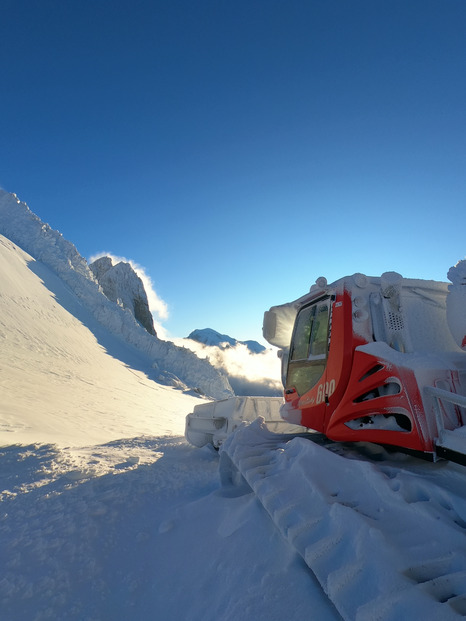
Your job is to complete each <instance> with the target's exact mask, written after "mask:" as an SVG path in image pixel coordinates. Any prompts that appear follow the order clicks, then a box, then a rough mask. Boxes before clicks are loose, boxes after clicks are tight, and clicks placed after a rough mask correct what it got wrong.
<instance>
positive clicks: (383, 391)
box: [353, 382, 401, 403]
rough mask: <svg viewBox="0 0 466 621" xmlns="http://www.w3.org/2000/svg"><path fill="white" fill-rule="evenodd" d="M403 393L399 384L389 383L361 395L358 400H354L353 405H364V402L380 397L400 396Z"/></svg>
mask: <svg viewBox="0 0 466 621" xmlns="http://www.w3.org/2000/svg"><path fill="white" fill-rule="evenodd" d="M400 392H401V386H400V385H399V384H398V382H388V383H387V384H382V385H381V386H376V387H375V388H372V390H369V391H368V392H365V393H363V394H362V395H359V397H356V399H353V403H363V402H364V401H370V400H371V399H378V398H379V397H386V396H388V395H398V394H399V393H400Z"/></svg>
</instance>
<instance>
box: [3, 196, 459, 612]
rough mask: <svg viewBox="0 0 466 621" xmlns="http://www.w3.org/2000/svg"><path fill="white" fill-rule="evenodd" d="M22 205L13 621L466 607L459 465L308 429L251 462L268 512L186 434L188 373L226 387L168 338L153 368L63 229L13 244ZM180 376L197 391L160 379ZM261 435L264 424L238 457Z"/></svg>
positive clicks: (15, 252) (6, 540) (8, 557)
mask: <svg viewBox="0 0 466 621" xmlns="http://www.w3.org/2000/svg"><path fill="white" fill-rule="evenodd" d="M0 198H1V197H0ZM7 198H8V197H7ZM10 200H11V199H9V198H8V201H10ZM8 204H10V203H8ZM20 207H21V206H20ZM0 208H1V205H0ZM21 209H22V212H21V213H22V215H21V217H19V218H18V219H17V220H16V221H15V222H14V223H11V222H10V221H9V219H8V218H9V217H10V215H11V212H8V213H6V212H3V220H2V218H1V217H0V233H3V235H5V233H6V232H7V231H6V229H8V231H10V233H9V235H7V236H6V237H5V236H1V237H0V342H1V348H0V387H1V399H0V559H1V563H0V611H1V612H0V618H1V619H2V621H3V619H5V621H23V620H24V619H28V620H31V621H34V620H37V621H42V620H49V619H50V620H53V621H58V620H60V621H61V620H63V621H65V620H66V621H68V620H70V621H78V620H79V621H91V620H92V621H123V620H124V621H126V620H128V619H134V620H135V621H146V620H147V621H149V620H151V621H152V620H154V619H156V620H163V621H172V620H173V621H174V620H179V619H183V620H186V621H210V620H211V621H214V620H215V621H218V620H220V619H221V620H222V621H229V620H231V621H252V620H254V621H256V620H257V621H259V620H261V621H262V620H264V621H274V620H277V621H278V620H280V621H282V620H283V619H289V620H290V621H298V620H299V621H302V620H303V619H309V620H314V621H334V620H337V619H341V618H342V617H343V618H345V619H348V620H349V619H351V620H353V619H354V620H355V621H356V620H361V621H362V620H364V621H376V620H379V619H400V620H401V619H403V620H404V619H409V620H411V619H417V618H419V617H421V616H424V617H426V618H432V619H434V618H435V619H438V620H439V621H440V620H442V621H444V620H447V619H455V618H458V619H460V618H461V616H464V615H466V600H465V598H464V594H465V591H466V543H465V529H466V486H465V482H466V470H463V469H462V468H461V467H460V466H456V465H452V464H448V463H446V462H443V463H438V464H435V465H433V464H429V463H425V462H421V461H418V460H415V459H414V458H410V457H407V456H400V455H394V456H390V455H388V454H387V453H386V452H385V451H383V450H382V449H376V450H375V449H371V448H370V447H369V448H368V447H359V448H358V447H354V448H351V449H343V448H341V450H337V452H331V451H328V450H325V449H324V448H322V447H321V446H318V445H315V444H313V443H310V442H308V441H307V440H303V439H301V438H297V439H294V440H292V441H291V442H288V443H284V442H283V443H282V444H281V445H279V446H278V447H277V446H276V445H275V446H273V447H272V448H271V450H272V451H273V459H272V461H271V463H270V464H269V465H268V466H267V468H263V467H261V466H260V464H258V462H257V461H256V462H255V463H254V467H253V468H252V469H251V477H250V482H251V484H252V485H254V486H255V487H256V491H257V492H258V493H259V495H261V494H262V496H263V497H264V498H263V500H264V505H265V508H264V506H263V505H262V504H261V503H260V502H259V501H258V500H257V497H256V496H255V495H254V494H252V493H251V492H250V491H248V490H249V488H247V487H246V488H241V487H239V488H236V487H229V486H222V485H221V484H220V480H219V469H218V467H219V454H218V453H217V452H215V451H214V450H213V449H210V448H208V447H205V448H203V449H196V448H194V447H191V446H190V445H188V444H187V443H186V441H185V440H184V437H183V430H184V419H185V415H186V414H187V413H188V412H190V411H191V410H192V408H193V406H194V405H195V404H196V403H199V402H200V397H198V396H195V394H194V393H193V392H192V391H189V390H188V388H189V386H190V385H191V386H195V385H197V384H198V382H197V378H198V377H200V378H204V379H205V380H206V381H205V385H206V386H211V387H214V388H215V387H216V389H219V391H220V392H221V391H222V390H223V388H222V383H221V380H218V379H217V376H216V375H215V374H214V373H212V374H210V371H208V366H204V365H200V366H197V363H195V362H193V363H192V366H191V367H190V368H186V367H189V365H190V362H191V361H193V358H191V352H187V354H186V357H185V358H184V359H183V356H185V354H183V353H180V351H182V350H179V349H177V348H174V347H173V348H170V347H167V349H166V350H165V356H164V357H163V356H162V355H159V356H158V358H157V360H158V362H157V368H154V356H151V355H150V354H151V350H150V348H149V349H148V348H147V347H146V345H145V343H146V342H147V341H146V340H145V338H146V337H145V336H141V337H140V338H141V342H143V344H144V346H143V347H142V349H138V348H137V347H135V342H134V339H132V338H131V337H128V333H129V332H131V330H133V328H131V329H130V328H128V330H127V331H126V329H125V330H118V329H116V328H115V326H116V325H117V324H118V326H120V327H121V325H122V324H123V323H124V322H126V321H127V320H126V319H122V316H121V313H122V312H124V311H122V310H121V309H119V310H117V311H115V313H116V316H117V317H118V321H117V320H115V321H113V320H112V319H111V317H112V312H113V311H112V310H111V307H109V306H108V305H106V304H105V303H104V301H102V302H99V304H101V307H100V310H99V311H98V312H93V311H94V310H95V309H93V304H94V303H95V300H96V299H98V298H97V297H95V293H89V291H88V287H89V285H87V284H86V283H85V284H82V282H81V281H80V284H79V287H78V293H80V294H81V295H78V293H77V292H76V286H75V285H76V282H77V277H76V273H78V275H79V274H81V273H82V274H83V277H84V278H86V279H87V276H86V275H85V268H86V266H85V265H84V264H81V267H79V265H78V264H77V263H75V264H74V265H75V267H74V268H73V269H74V272H72V273H71V276H70V273H69V270H70V269H71V267H70V265H68V267H66V265H67V261H68V259H69V258H70V256H69V255H66V253H65V254H64V250H63V246H62V244H61V242H60V240H57V239H56V238H55V237H54V236H53V235H51V233H50V232H49V231H45V233H46V234H47V236H46V238H44V239H42V241H41V246H40V251H41V254H40V256H39V255H38V254H35V252H34V247H32V248H31V247H26V242H27V239H26V240H25V242H24V243H23V244H20V243H19V238H18V235H19V233H18V232H21V231H22V232H23V233H24V232H25V231H26V226H25V225H24V220H23V219H24V218H31V215H30V214H28V213H27V212H26V211H25V210H24V208H22V207H21ZM5 214H6V215H5ZM0 216H1V213H0ZM15 235H17V237H15ZM36 236H37V234H36V233H34V234H31V236H30V240H33V241H34V240H36ZM23 237H24V235H23ZM11 238H14V239H13V240H12V239H11ZM31 243H32V242H31ZM32 246H34V243H32ZM36 247H37V246H36ZM68 250H69V249H68ZM28 253H29V254H28ZM40 258H41V260H38V259H40ZM75 258H76V257H75ZM58 259H59V260H58ZM73 260H74V259H73V257H71V259H70V261H71V264H72V263H73ZM60 261H61V263H60ZM78 263H79V262H78ZM50 264H52V265H61V266H62V270H63V271H62V272H60V271H58V272H57V270H52V269H51V268H50ZM76 265H78V267H76ZM67 270H68V271H67ZM89 300H92V301H91V302H90V301H89ZM103 316H105V321H102V317H103ZM136 333H137V334H138V335H139V334H140V333H139V332H138V331H137V329H136ZM131 334H133V332H131ZM138 338H139V336H138ZM150 338H153V337H150ZM136 344H137V343H136ZM157 347H159V346H158V345H157ZM157 352H158V353H159V350H157ZM152 353H153V351H152ZM171 361H173V366H170V362H171ZM278 363H279V361H278V360H277V364H278ZM162 365H163V368H162ZM176 371H178V372H179V373H181V372H183V373H184V378H183V379H184V383H185V384H186V387H187V388H186V387H185V388H183V386H182V387H181V389H180V388H176V387H175V386H169V385H166V378H167V377H168V378H169V377H172V376H173V375H176V374H177V373H176ZM160 377H161V378H162V380H163V381H165V385H164V384H162V383H159V382H157V381H155V380H157V379H160ZM178 377H179V376H178ZM189 380H192V382H193V383H192V384H189ZM173 383H174V384H176V381H175V380H174V382H173ZM179 385H181V384H179ZM256 432H257V440H255V439H254V437H255V436H254V433H256ZM251 438H252V441H251ZM264 441H265V442H266V443H267V441H268V440H267V434H265V440H264V434H263V433H262V432H261V431H260V429H259V426H258V425H256V426H255V427H254V428H253V429H252V435H251V434H249V435H248V436H247V437H246V440H245V442H244V447H245V449H244V450H245V451H246V459H249V460H252V462H254V460H255V457H254V452H255V451H256V450H257V447H260V446H261V444H263V443H264ZM248 443H249V445H248ZM228 450H231V451H232V452H234V450H235V449H234V444H232V443H230V447H227V450H226V451H225V452H223V453H222V455H223V458H222V460H223V462H225V455H227V454H228V453H227V451H228ZM248 451H249V455H248ZM244 456H245V455H244V453H243V455H242V457H244ZM240 458H241V455H240ZM258 466H259V467H258ZM265 475H267V476H266V477H265ZM273 482H275V483H274V485H272V486H271V484H272V483H273ZM279 488H280V489H282V495H280V496H277V495H276V494H275V490H277V489H279ZM290 499H291V500H292V501H293V502H292V503H291V504H290V502H289V501H290ZM298 500H299V502H298ZM274 521H275V522H276V523H277V524H278V525H279V526H280V528H281V529H282V532H284V533H286V538H284V537H283V536H282V534H280V532H279V530H278V529H277V528H276V526H275V525H274ZM308 565H310V566H312V567H313V568H314V571H315V573H316V575H317V576H318V578H319V580H320V581H321V582H322V584H324V587H325V590H326V591H327V593H329V594H330V595H331V597H332V599H333V601H334V602H335V604H336V606H335V604H334V603H332V602H331V601H330V600H329V598H328V597H327V595H326V594H325V592H324V590H323V589H322V587H321V585H320V583H319V581H318V580H317V578H316V577H315V575H314V574H313V572H312V571H311V570H310V569H309V566H308ZM429 603H431V607H429ZM426 611H428V612H426ZM430 613H432V615H430Z"/></svg>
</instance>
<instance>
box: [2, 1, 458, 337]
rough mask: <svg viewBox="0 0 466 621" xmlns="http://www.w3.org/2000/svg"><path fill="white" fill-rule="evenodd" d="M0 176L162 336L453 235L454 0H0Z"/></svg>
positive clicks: (242, 313)
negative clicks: (117, 280)
mask: <svg viewBox="0 0 466 621" xmlns="http://www.w3.org/2000/svg"><path fill="white" fill-rule="evenodd" d="M0 20H1V22H0V23H1V37H0V128H1V132H0V185H1V186H2V187H3V188H4V189H5V190H8V191H9V192H15V193H16V194H18V196H19V198H20V199H21V200H24V201H26V202H27V203H28V204H29V206H30V207H31V209H32V210H33V211H34V212H35V213H36V214H37V215H38V216H39V217H40V218H41V219H42V220H45V221H46V222H48V223H49V224H50V225H51V226H52V227H53V228H55V229H58V230H59V231H61V232H62V233H63V235H64V237H65V238H67V239H69V240H70V241H72V242H73V243H74V244H75V245H76V247H77V249H78V250H79V252H80V253H81V254H82V255H83V256H85V257H87V258H89V257H90V256H91V255H93V254H95V253H97V252H99V251H110V252H112V253H114V254H116V255H120V256H125V257H127V258H128V259H133V260H134V261H136V262H137V263H139V264H140V265H142V266H144V267H145V268H146V271H147V272H148V274H149V275H150V276H151V278H152V280H153V282H154V285H155V289H156V291H157V293H158V294H159V296H160V297H161V298H162V299H164V300H165V302H166V303H167V304H168V306H169V311H170V318H169V319H168V320H167V321H166V322H165V326H166V328H167V329H168V331H169V332H170V334H171V335H172V336H173V337H177V336H186V335H187V334H188V333H189V332H190V331H191V330H193V329H194V328H204V327H211V328H214V329H216V330H218V331H220V332H225V333H228V334H230V335H231V336H233V337H236V338H238V339H248V338H256V339H259V338H260V337H261V325H262V314H263V311H264V310H266V309H267V308H269V306H271V305H273V304H278V303H282V302H285V301H289V300H291V299H294V298H296V297H298V296H300V295H302V294H303V293H305V292H306V291H307V290H308V288H309V286H310V285H311V284H312V283H313V282H314V281H315V279H316V278H317V277H318V276H320V275H325V276H326V277H327V278H328V279H329V280H334V279H336V278H338V277H340V276H342V275H344V274H351V273H354V272H356V271H360V272H365V273H367V274H371V275H379V274H380V273H381V272H383V271H386V270H396V271H399V272H401V273H402V274H403V275H404V276H410V277H421V278H433V279H438V280H445V279H446V272H447V270H448V268H449V267H450V266H451V265H452V264H454V263H456V262H457V261H458V260H459V259H462V258H464V256H465V253H466V250H465V248H466V118H465V114H466V1H465V0H409V1H408V0H351V1H349V0H234V1H233V0H165V1H157V0H151V1H149V0H126V1H121V0H40V2H39V1H37V0H34V1H32V0H30V1H24V0H3V2H2V5H1V8H0Z"/></svg>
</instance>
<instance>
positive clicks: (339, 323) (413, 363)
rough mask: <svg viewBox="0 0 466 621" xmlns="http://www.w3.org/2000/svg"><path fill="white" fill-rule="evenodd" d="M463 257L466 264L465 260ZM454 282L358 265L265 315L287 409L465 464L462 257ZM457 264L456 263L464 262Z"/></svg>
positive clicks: (294, 419) (336, 435)
mask: <svg viewBox="0 0 466 621" xmlns="http://www.w3.org/2000/svg"><path fill="white" fill-rule="evenodd" d="M460 264H461V266H460ZM460 264H458V266H460V267H461V269H460V270H459V273H460V276H458V275H457V277H456V278H455V274H454V272H452V270H455V268H452V270H450V272H449V278H450V279H451V280H452V281H453V285H448V284H447V283H441V282H434V281H426V280H413V279H405V278H402V277H401V276H400V275H399V274H397V273H395V272H388V273H385V274H383V275H382V276H381V277H380V278H374V277H369V276H365V275H363V274H355V275H353V276H348V277H345V278H342V279H340V280H337V281H336V282H334V283H332V284H327V281H326V279H325V278H319V279H318V280H317V281H316V284H315V285H313V287H312V288H311V290H310V292H309V293H308V294H307V295H304V296H303V297H301V298H299V299H298V300H296V301H294V302H291V303H289V304H284V305H281V306H274V307H272V308H271V309H270V310H269V311H267V312H266V313H265V315H264V325H263V334H264V338H265V339H266V340H267V341H268V342H269V343H270V344H272V345H274V346H277V347H279V348H280V351H279V355H281V358H282V370H283V384H284V397H285V404H284V405H283V406H282V408H281V415H282V417H283V418H284V419H285V420H287V421H288V422H290V423H294V424H298V425H302V426H304V427H307V428H309V429H313V430H316V431H319V432H321V433H323V434H324V435H326V436H327V437H328V438H330V439H332V440H337V441H349V442H357V441H367V442H375V443H378V444H384V445H394V446H397V447H400V448H403V449H406V450H408V451H414V452H420V453H423V454H426V455H428V456H430V457H431V458H432V459H434V460H435V459H437V458H439V457H444V458H447V459H451V460H453V461H458V462H460V463H464V464H466V427H465V425H466V350H465V349H466V348H465V347H464V345H465V342H464V335H465V333H466V279H465V278H464V274H465V273H466V269H464V268H465V264H466V262H464V261H461V262H460ZM458 266H457V267H458Z"/></svg>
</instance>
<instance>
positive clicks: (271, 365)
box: [175, 339, 283, 397]
mask: <svg viewBox="0 0 466 621" xmlns="http://www.w3.org/2000/svg"><path fill="white" fill-rule="evenodd" d="M175 344H176V345H179V346H180V347H187V348H188V349H190V350H191V351H193V352H194V353H196V354H197V356H198V357H199V358H208V359H209V361H210V363H211V364H212V365H213V366H214V367H216V368H217V369H221V370H222V371H223V372H224V373H225V374H226V375H227V377H228V380H229V382H230V385H231V387H232V388H233V390H234V392H235V394H236V395H239V396H242V395H250V396H263V397H277V396H281V395H282V391H283V388H282V383H281V379H280V372H281V371H280V361H279V359H278V358H277V353H276V351H275V350H272V349H266V350H265V351H263V352H261V353H259V354H256V353H252V352H251V351H250V350H249V349H248V348H247V346H246V345H243V344H242V343H238V345H236V346H235V347H227V348H225V349H220V348H219V347H215V346H208V345H203V344H201V343H198V342H197V341H193V340H192V339H176V340H175Z"/></svg>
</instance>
